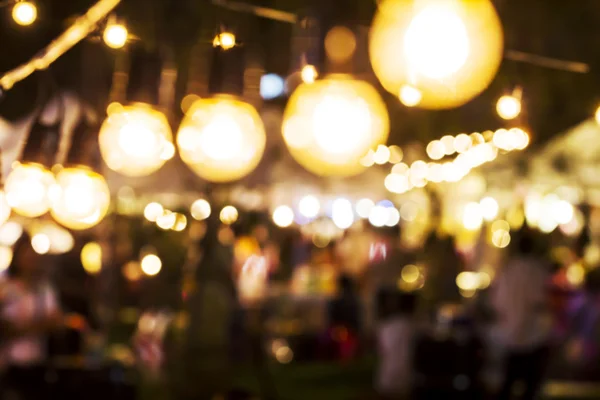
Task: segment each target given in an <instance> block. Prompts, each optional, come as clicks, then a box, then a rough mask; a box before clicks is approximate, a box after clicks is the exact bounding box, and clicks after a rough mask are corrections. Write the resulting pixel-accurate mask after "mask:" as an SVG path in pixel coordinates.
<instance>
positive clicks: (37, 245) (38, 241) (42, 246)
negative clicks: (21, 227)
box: [31, 233, 51, 254]
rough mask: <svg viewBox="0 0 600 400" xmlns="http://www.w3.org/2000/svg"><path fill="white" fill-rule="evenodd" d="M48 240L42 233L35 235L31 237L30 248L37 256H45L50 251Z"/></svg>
mask: <svg viewBox="0 0 600 400" xmlns="http://www.w3.org/2000/svg"><path fill="white" fill-rule="evenodd" d="M50 244H51V243H50V238H49V237H48V235H46V234H44V233H36V234H35V235H33V236H32V237H31V247H32V248H33V251H35V252H36V253H38V254H47V253H48V252H49V251H50Z"/></svg>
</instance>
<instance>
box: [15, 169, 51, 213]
mask: <svg viewBox="0 0 600 400" xmlns="http://www.w3.org/2000/svg"><path fill="white" fill-rule="evenodd" d="M55 185H56V180H55V179H54V175H53V174H52V172H50V171H48V170H47V169H46V168H45V167H44V166H42V165H40V164H36V163H18V162H17V163H15V164H14V165H13V170H12V171H11V172H10V174H9V175H8V177H7V178H6V183H5V185H4V190H5V193H6V201H7V202H8V204H9V205H10V206H11V207H12V209H13V211H15V212H16V213H17V214H20V215H22V216H24V217H29V218H34V217H39V216H40V215H43V214H45V213H46V212H47V211H48V210H49V209H50V206H51V204H52V195H53V194H52V191H51V189H52V188H54V187H55Z"/></svg>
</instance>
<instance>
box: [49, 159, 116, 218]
mask: <svg viewBox="0 0 600 400" xmlns="http://www.w3.org/2000/svg"><path fill="white" fill-rule="evenodd" d="M52 193H53V194H52V197H53V198H52V207H51V209H50V214H52V217H53V218H54V219H55V220H56V221H57V222H58V223H60V224H61V225H63V226H66V227H67V228H69V229H74V230H83V229H89V228H91V227H93V226H95V225H97V224H98V223H99V222H100V221H102V219H103V218H104V217H105V216H106V213H107V212H108V208H109V206H110V190H109V188H108V184H107V183H106V180H105V179H104V177H103V176H102V175H100V174H98V173H97V172H94V171H92V170H91V169H87V168H85V167H77V168H64V169H62V170H61V171H60V172H59V173H58V174H56V185H55V186H54V187H53V188H52Z"/></svg>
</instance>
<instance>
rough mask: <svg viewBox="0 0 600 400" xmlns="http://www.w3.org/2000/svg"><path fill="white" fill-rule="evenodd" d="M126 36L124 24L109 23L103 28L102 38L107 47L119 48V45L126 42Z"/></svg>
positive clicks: (121, 45) (127, 34) (123, 44)
mask: <svg viewBox="0 0 600 400" xmlns="http://www.w3.org/2000/svg"><path fill="white" fill-rule="evenodd" d="M128 36H129V32H127V28H126V27H125V25H122V24H109V25H107V26H106V28H105V29H104V34H103V35H102V38H103V39H104V43H106V45H107V46H108V47H110V48H112V49H120V48H121V47H123V46H125V43H127V37H128Z"/></svg>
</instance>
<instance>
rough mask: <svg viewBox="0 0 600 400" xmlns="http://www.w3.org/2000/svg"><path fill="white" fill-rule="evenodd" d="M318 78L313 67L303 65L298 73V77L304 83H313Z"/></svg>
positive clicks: (317, 73)
mask: <svg viewBox="0 0 600 400" xmlns="http://www.w3.org/2000/svg"><path fill="white" fill-rule="evenodd" d="M318 76H319V72H318V71H317V69H316V68H315V66H314V65H310V64H309V65H305V66H304V67H302V71H300V77H301V78H302V82H304V83H314V82H315V80H316V79H317V77H318Z"/></svg>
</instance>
